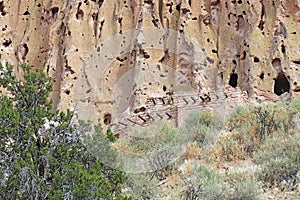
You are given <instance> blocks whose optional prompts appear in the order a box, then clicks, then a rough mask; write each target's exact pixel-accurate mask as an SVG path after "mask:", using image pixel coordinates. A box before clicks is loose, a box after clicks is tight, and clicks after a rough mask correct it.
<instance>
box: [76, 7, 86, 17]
mask: <svg viewBox="0 0 300 200" xmlns="http://www.w3.org/2000/svg"><path fill="white" fill-rule="evenodd" d="M83 16H84V13H83V10H81V9H80V10H78V11H77V13H76V19H78V20H82V19H83Z"/></svg>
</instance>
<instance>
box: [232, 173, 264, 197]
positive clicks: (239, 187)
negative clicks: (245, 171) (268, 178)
mask: <svg viewBox="0 0 300 200" xmlns="http://www.w3.org/2000/svg"><path fill="white" fill-rule="evenodd" d="M259 195H260V185H259V184H258V182H257V180H256V179H255V178H247V179H240V180H238V181H236V182H235V184H234V187H233V192H232V194H231V195H230V198H229V199H230V200H256V199H259Z"/></svg>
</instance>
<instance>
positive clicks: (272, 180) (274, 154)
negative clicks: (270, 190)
mask: <svg viewBox="0 0 300 200" xmlns="http://www.w3.org/2000/svg"><path fill="white" fill-rule="evenodd" d="M299 152H300V134H299V132H297V133H295V134H293V135H285V134H282V133H276V134H274V135H272V136H268V137H267V138H266V140H265V141H264V142H263V143H262V145H261V146H260V148H259V150H258V152H257V153H256V155H255V161H256V162H257V163H258V164H260V165H261V168H262V170H261V172H260V174H259V178H260V179H261V180H262V181H264V182H265V183H266V185H267V186H269V187H274V186H276V187H280V188H282V189H289V190H290V189H296V188H297V184H298V183H299V181H300V153H299Z"/></svg>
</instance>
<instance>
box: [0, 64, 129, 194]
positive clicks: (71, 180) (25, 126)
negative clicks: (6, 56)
mask: <svg viewBox="0 0 300 200" xmlns="http://www.w3.org/2000/svg"><path fill="white" fill-rule="evenodd" d="M20 68H21V70H22V72H23V77H22V79H19V78H17V77H16V76H15V75H14V73H13V67H12V66H7V67H6V66H2V65H0V86H2V87H3V88H5V89H6V92H7V93H8V95H2V96H1V97H0V144H1V145H0V150H1V151H0V163H1V165H0V166H1V168H0V177H1V178H0V179H1V182H0V198H1V199H7V198H10V199H100V198H101V199H103V198H104V199H112V198H120V199H122V198H123V197H122V196H121V194H120V193H121V188H120V185H121V184H122V182H123V181H124V178H125V177H124V174H123V173H122V172H119V171H117V170H113V169H110V168H108V167H105V166H103V165H102V163H101V160H98V159H97V158H95V157H94V156H93V155H91V154H90V153H89V152H88V151H87V150H86V148H85V146H84V145H83V143H82V142H81V140H80V137H81V136H82V133H83V132H82V131H81V129H80V127H79V126H77V125H75V124H74V123H73V122H72V119H73V112H71V111H69V110H68V111H67V112H62V111H57V112H52V110H51V108H52V103H51V101H49V100H48V99H49V94H50V92H51V88H52V84H51V81H50V79H49V78H48V77H47V76H46V75H45V74H44V73H43V72H42V71H41V70H32V69H31V67H30V66H29V65H26V64H22V65H21V66H20ZM123 199H126V197H124V198H123Z"/></svg>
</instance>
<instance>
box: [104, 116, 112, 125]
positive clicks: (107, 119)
mask: <svg viewBox="0 0 300 200" xmlns="http://www.w3.org/2000/svg"><path fill="white" fill-rule="evenodd" d="M103 123H104V124H105V125H109V124H110V123H111V114H109V113H107V114H105V115H104V118H103Z"/></svg>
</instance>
